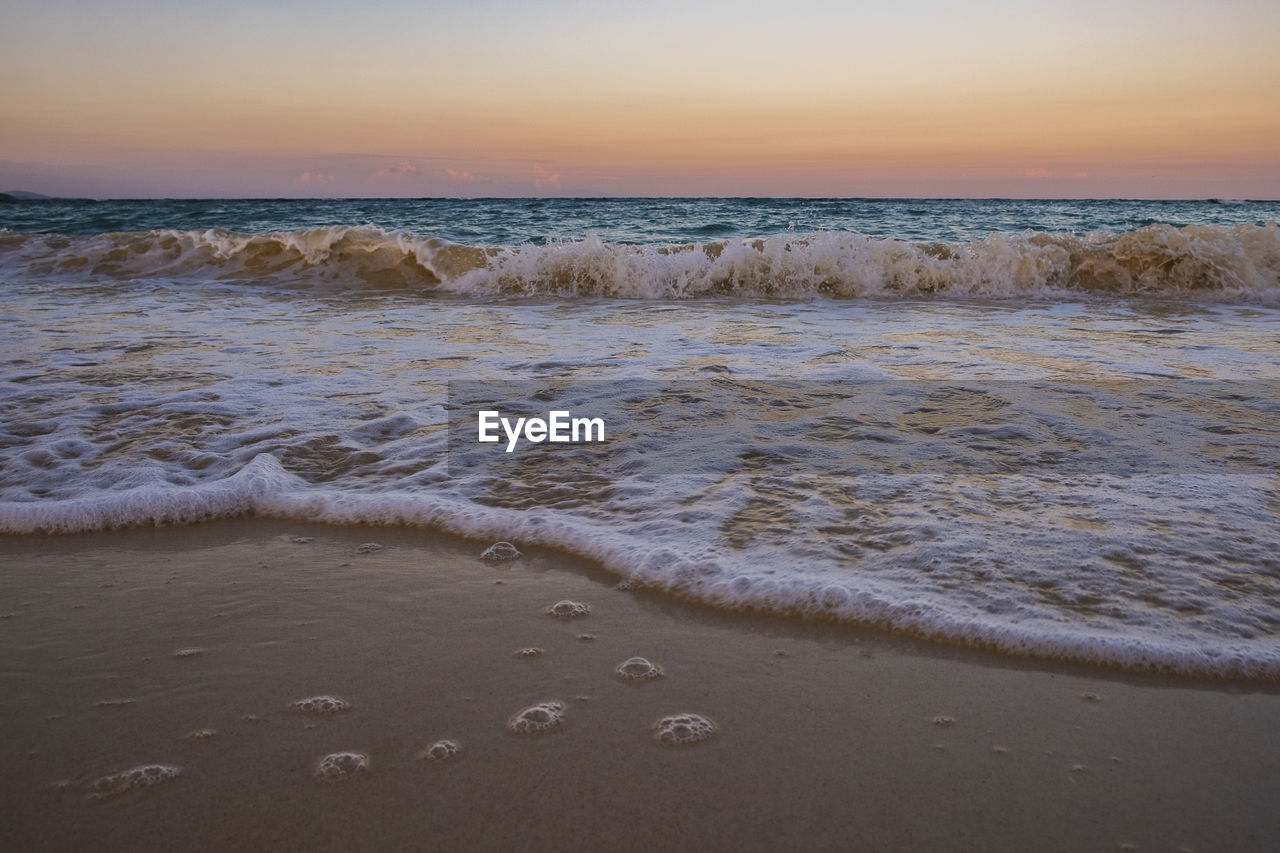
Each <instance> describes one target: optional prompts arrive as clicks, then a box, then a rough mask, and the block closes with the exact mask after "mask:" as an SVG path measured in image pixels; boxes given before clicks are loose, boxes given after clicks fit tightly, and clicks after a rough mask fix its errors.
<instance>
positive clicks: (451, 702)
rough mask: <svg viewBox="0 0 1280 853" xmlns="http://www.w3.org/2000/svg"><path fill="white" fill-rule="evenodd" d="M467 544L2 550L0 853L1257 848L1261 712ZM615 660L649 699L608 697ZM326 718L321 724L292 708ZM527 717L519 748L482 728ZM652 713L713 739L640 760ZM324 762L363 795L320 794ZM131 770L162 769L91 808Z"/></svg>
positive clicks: (148, 534)
mask: <svg viewBox="0 0 1280 853" xmlns="http://www.w3.org/2000/svg"><path fill="white" fill-rule="evenodd" d="M296 537H309V538H310V541H295V538H296ZM365 543H378V544H380V545H381V546H382V547H381V548H379V549H372V548H368V549H362V548H361V547H360V546H361V545H363V544H365ZM490 544H492V543H489V542H474V541H466V540H461V539H454V538H449V537H445V536H441V535H438V534H434V533H429V532H424V531H419V530H405V529H378V528H337V527H323V526H317V525H305V524H297V523H289V522H280V521H268V520H239V521H226V522H216V523H209V524H204V525H197V526H193V527H185V528H170V529H161V530H135V531H121V532H111V533H101V534H91V535H79V536H66V537H48V538H42V537H8V538H4V539H0V561H3V570H2V571H0V657H2V660H0V677H2V679H3V681H2V690H0V714H2V717H0V726H3V731H4V733H5V737H4V743H3V750H4V754H3V763H2V766H3V770H0V774H2V776H3V781H2V782H0V804H2V806H3V815H4V818H3V825H2V826H0V846H2V847H3V848H4V849H7V850H121V849H129V850H176V849H182V850H226V849H242V850H268V849H270V850H289V849H306V850H309V851H325V850H352V849H382V850H390V849H402V850H411V849H461V850H472V849H601V848H608V849H612V850H649V849H687V850H773V849H806V850H807V849H841V850H845V849H877V850H880V849H927V850H975V849H985V850H1002V849H1036V850H1106V849H1129V848H1130V847H1131V848H1132V849H1140V850H1177V849H1182V848H1185V849H1191V850H1224V849H1232V850H1270V849H1276V847H1277V846H1278V845H1280V810H1277V808H1276V805H1275V804H1276V803H1277V802H1280V748H1278V747H1280V726H1277V725H1276V722H1275V721H1276V720H1277V719H1280V688H1278V687H1277V686H1276V685H1266V684H1253V683H1244V682H1222V681H1205V680H1195V679H1186V678H1175V677H1169V676H1160V675H1154V674H1144V673H1127V672H1122V671H1114V670H1106V669H1100V668H1089V667H1082V666H1076V665H1070V664H1061V663H1055V662H1052V661H1040V660H1019V659H1013V658H1009V657H1006V656H996V655H992V654H988V653H985V652H981V651H976V650H970V649H962V648H955V647H949V646H944V645H939V644H935V643H929V642H924V641H918V640H914V639H911V638H904V637H900V636H894V635H890V634H886V633H883V632H879V631H874V630H867V629H856V628H851V627H848V626H839V625H831V624H820V623H812V622H803V621H799V620H793V619H782V618H771V617H764V616H751V615H746V614H736V613H721V612H717V611H714V610H712V609H709V608H706V607H702V606H697V605H693V604H689V603H685V602H682V601H678V600H675V599H672V598H671V597H669V596H665V595H662V594H658V593H654V592H649V591H644V590H626V589H618V588H616V585H617V581H618V579H617V578H616V577H613V576H611V575H609V574H608V573H606V572H604V571H602V570H601V569H599V567H596V566H593V565H591V564H589V563H586V562H583V561H579V560H575V559H572V558H569V557H566V556H564V555H562V554H557V553H554V552H547V551H537V550H529V551H527V552H526V553H525V554H524V556H522V557H520V558H519V559H516V560H510V561H486V560H482V559H480V554H481V552H482V551H484V549H485V548H486V547H487V546H488V545H490ZM562 600H570V601H575V602H580V603H584V604H587V605H589V606H590V612H589V613H588V614H587V615H585V616H580V617H578V618H557V617H556V616H554V615H550V614H548V613H547V608H548V607H549V606H551V605H554V604H556V603H557V602H559V601H562ZM531 649H538V650H540V651H539V652H536V653H528V651H527V650H531ZM521 651H525V652H526V653H525V654H519V653H518V652H521ZM635 656H643V657H645V658H646V659H648V660H649V661H651V662H652V663H653V664H655V665H657V666H659V667H661V669H662V675H661V676H660V677H655V678H635V679H624V678H620V677H619V676H618V675H617V673H616V668H617V667H618V665H619V664H621V663H623V662H625V661H627V660H628V659H630V658H632V657H635ZM634 668H635V667H633V669H634ZM324 696H331V697H333V698H335V699H340V700H342V701H343V702H345V703H346V704H347V705H348V707H346V708H345V709H337V710H331V711H329V712H327V713H325V712H323V711H321V710H317V709H313V712H312V713H305V712H303V711H300V710H298V709H296V708H294V707H293V704H294V703H296V702H298V701H300V700H306V699H310V698H315V697H324ZM555 702H558V703H560V705H561V710H562V713H563V716H562V718H561V719H560V720H559V722H558V724H556V725H552V726H551V727H550V730H549V731H547V732H546V733H541V734H538V733H526V734H516V733H513V732H512V731H511V729H510V728H509V722H510V720H511V718H512V717H513V716H514V715H516V714H518V713H519V712H520V711H522V710H523V709H526V708H529V707H530V706H533V705H536V704H539V703H555ZM318 704H320V705H323V704H324V703H323V702H321V703H318ZM680 713H693V714H698V715H701V716H702V717H704V718H706V719H708V720H710V721H712V722H714V724H715V727H716V729H715V731H714V732H713V733H712V734H711V735H710V736H709V737H708V738H707V739H705V740H703V741H700V742H697V743H693V744H690V745H685V746H675V747H673V746H664V745H662V744H661V743H659V742H658V741H657V740H656V739H655V732H654V731H653V729H652V726H653V724H654V723H655V721H657V720H659V719H660V718H662V717H664V716H667V715H674V714H680ZM442 739H448V740H449V741H451V742H453V743H454V744H455V745H456V746H457V747H458V751H457V754H456V755H454V756H452V757H446V758H441V759H434V760H425V759H424V758H422V757H421V755H422V753H423V752H424V750H427V749H428V748H429V747H431V746H432V745H433V744H436V743H437V742H438V741H440V740H442ZM343 752H351V753H357V754H359V755H363V756H367V759H368V762H367V768H362V767H361V762H360V760H359V758H358V757H351V756H348V757H345V758H337V759H333V760H331V761H330V762H329V764H328V765H326V766H327V767H328V768H330V769H332V768H335V767H336V768H338V769H337V770H336V771H334V774H335V775H336V777H337V778H336V781H335V780H331V781H322V780H320V779H318V778H317V776H316V768H317V765H318V764H319V762H320V761H321V760H322V759H323V758H324V757H325V756H327V755H331V754H335V753H343ZM438 752H441V753H447V752H448V750H447V749H441V750H438ZM147 765H158V766H159V767H162V768H176V769H177V770H178V772H177V774H176V775H172V777H171V778H170V775H171V774H172V771H168V770H166V771H163V772H162V771H161V770H158V769H155V768H152V769H151V770H149V771H145V772H142V771H140V772H139V773H138V774H136V775H135V777H133V778H134V780H135V781H136V780H143V781H152V782H154V784H147V785H130V780H129V779H128V778H125V779H121V778H116V779H113V780H108V781H105V782H104V781H100V780H102V779H103V778H104V777H109V776H110V775H111V774H116V773H119V772H121V771H128V770H130V769H132V768H139V767H144V766H147ZM95 785H96V787H95Z"/></svg>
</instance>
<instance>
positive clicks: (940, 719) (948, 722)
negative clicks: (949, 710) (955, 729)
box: [933, 714, 956, 726]
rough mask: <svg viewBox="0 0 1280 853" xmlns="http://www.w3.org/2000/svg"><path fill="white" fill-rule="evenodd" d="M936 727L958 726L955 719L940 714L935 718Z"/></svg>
mask: <svg viewBox="0 0 1280 853" xmlns="http://www.w3.org/2000/svg"><path fill="white" fill-rule="evenodd" d="M933 724H934V725H935V726H954V725H955V724H956V718H955V717H948V716H947V715H946V714H939V715H938V716H936V717H934V718H933Z"/></svg>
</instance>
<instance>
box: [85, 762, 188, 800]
mask: <svg viewBox="0 0 1280 853" xmlns="http://www.w3.org/2000/svg"><path fill="white" fill-rule="evenodd" d="M181 772H182V768H180V767H170V766H169V765H166V764H143V765H142V766H140V767H132V768H130V769H128V770H121V771H120V772H119V773H113V774H111V775H110V776H103V777H102V778H101V779H97V780H95V781H94V782H93V784H92V785H90V786H89V796H90V797H92V798H94V799H105V798H106V797H114V796H116V795H117V794H123V793H126V792H128V791H133V790H135V789H137V788H150V787H151V786H152V785H159V784H160V783H161V782H167V781H169V780H170V779H173V778H175V777H177V776H178V774H179V773H181Z"/></svg>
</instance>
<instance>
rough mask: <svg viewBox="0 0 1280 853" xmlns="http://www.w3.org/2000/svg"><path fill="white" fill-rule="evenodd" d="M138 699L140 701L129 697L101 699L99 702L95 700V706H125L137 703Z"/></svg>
mask: <svg viewBox="0 0 1280 853" xmlns="http://www.w3.org/2000/svg"><path fill="white" fill-rule="evenodd" d="M137 701H138V700H137V699H127V698H124V699H99V700H98V701H97V702H94V703H93V704H94V707H96V708H123V707H125V706H127V705H133V704H135V703H137Z"/></svg>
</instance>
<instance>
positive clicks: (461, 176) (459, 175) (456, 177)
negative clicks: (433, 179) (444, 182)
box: [444, 169, 484, 184]
mask: <svg viewBox="0 0 1280 853" xmlns="http://www.w3.org/2000/svg"><path fill="white" fill-rule="evenodd" d="M444 173H445V175H446V176H447V177H448V178H449V180H451V181H458V182H460V183H464V184H471V183H475V182H476V181H480V180H484V179H483V178H480V177H478V176H476V175H473V174H471V173H470V172H468V171H466V170H465V169H463V170H461V171H459V170H458V169H445V170H444Z"/></svg>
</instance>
